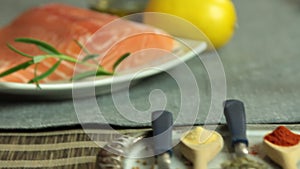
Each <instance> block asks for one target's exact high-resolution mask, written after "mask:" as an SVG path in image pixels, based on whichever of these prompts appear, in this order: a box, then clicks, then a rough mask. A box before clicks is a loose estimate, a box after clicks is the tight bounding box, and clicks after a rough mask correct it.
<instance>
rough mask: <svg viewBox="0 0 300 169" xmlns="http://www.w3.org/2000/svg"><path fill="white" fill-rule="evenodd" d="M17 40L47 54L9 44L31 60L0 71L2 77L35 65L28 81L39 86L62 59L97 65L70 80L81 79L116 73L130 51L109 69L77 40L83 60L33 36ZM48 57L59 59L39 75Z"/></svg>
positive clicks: (13, 49) (12, 48) (90, 65)
mask: <svg viewBox="0 0 300 169" xmlns="http://www.w3.org/2000/svg"><path fill="white" fill-rule="evenodd" d="M15 41H16V42H20V43H28V44H33V45H35V46H37V47H38V48H39V49H40V50H41V51H43V52H45V54H42V55H37V56H32V55H30V54H27V53H24V52H22V51H19V50H18V49H16V48H15V47H13V46H12V45H11V44H7V47H8V48H9V49H10V50H12V51H14V52H16V53H18V54H19V55H22V56H24V57H27V58H30V60H29V61H26V62H24V63H21V64H19V65H17V66H15V67H12V68H10V69H8V70H6V71H4V72H1V73H0V78H1V77H5V76H7V75H10V74H12V73H14V72H17V71H19V70H24V69H26V68H28V67H29V66H31V65H35V66H36V67H35V69H34V78H33V79H31V80H30V81H28V83H35V84H36V86H37V87H38V88H40V85H39V83H40V81H41V80H43V79H45V78H46V77H48V76H50V75H51V74H52V73H54V72H55V70H56V69H57V68H58V67H59V65H60V64H61V62H62V61H67V62H71V63H76V64H82V65H85V66H89V67H95V70H89V71H86V72H82V73H79V74H77V75H74V76H73V77H72V78H71V79H70V80H81V79H84V78H87V77H92V76H112V75H114V74H115V69H116V68H117V66H118V65H119V64H120V63H121V62H122V61H123V60H124V59H125V58H127V57H128V56H129V55H130V53H125V54H124V55H122V56H121V57H120V58H119V59H118V60H117V61H116V62H115V63H114V65H113V71H108V70H105V69H104V68H103V67H102V66H101V65H98V63H97V61H96V58H97V57H99V54H91V53H90V52H89V51H88V50H87V49H86V48H85V47H84V46H83V45H82V44H81V43H80V42H78V41H77V40H75V42H76V44H77V45H78V46H79V47H80V48H81V49H82V50H83V51H84V52H85V54H86V56H85V57H83V59H82V60H77V59H76V58H73V57H71V56H68V55H65V54H63V53H61V52H59V51H58V50H57V49H55V48H54V47H53V46H51V45H50V44H48V43H46V42H43V41H40V40H37V39H32V38H17V39H15ZM47 58H56V59H57V60H58V61H57V62H56V63H55V64H54V65H53V66H52V67H50V68H49V69H48V70H46V71H45V72H43V73H41V74H40V75H38V73H37V70H38V66H39V63H41V62H42V61H43V60H45V59H47ZM89 60H94V63H90V62H87V61H89Z"/></svg>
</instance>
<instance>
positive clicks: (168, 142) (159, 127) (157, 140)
mask: <svg viewBox="0 0 300 169" xmlns="http://www.w3.org/2000/svg"><path fill="white" fill-rule="evenodd" d="M172 129H173V116H172V113H170V112H168V111H155V112H153V113H152V130H153V141H154V153H155V154H156V155H159V154H162V153H165V152H169V153H170V154H171V150H172Z"/></svg>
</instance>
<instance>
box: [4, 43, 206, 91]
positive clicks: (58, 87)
mask: <svg viewBox="0 0 300 169" xmlns="http://www.w3.org/2000/svg"><path fill="white" fill-rule="evenodd" d="M174 39H175V40H177V41H179V42H180V43H183V45H182V46H188V48H189V51H188V52H186V53H184V54H183V55H182V57H179V60H178V59H172V60H170V61H167V62H166V63H164V64H161V65H159V66H156V67H158V68H160V70H158V69H149V70H146V71H143V72H141V73H139V74H138V75H137V76H135V78H134V79H133V80H139V79H143V78H146V77H150V76H153V75H156V74H158V73H161V72H162V71H166V70H168V69H171V68H173V67H175V66H177V65H179V64H180V63H184V62H186V61H187V60H189V59H191V58H193V57H194V56H195V55H199V54H200V53H202V52H204V51H205V50H206V49H207V43H206V42H205V41H199V40H192V39H186V38H178V37H174ZM189 43H198V45H197V46H196V47H193V48H190V47H189V45H190V44H189ZM135 73H136V72H133V73H127V74H123V75H119V76H111V77H106V78H101V79H95V78H94V79H91V80H86V81H78V82H73V81H71V82H61V83H48V84H40V87H41V90H39V89H38V88H37V87H36V85H35V84H26V83H15V82H0V94H1V93H4V94H16V91H26V92H25V93H19V95H24V94H25V95H26V93H28V92H30V91H34V93H32V94H34V95H43V93H45V92H53V91H62V90H71V91H72V90H73V89H74V86H75V85H76V88H78V89H80V88H87V87H95V88H96V87H98V86H106V85H111V84H112V82H114V83H115V84H118V83H122V82H125V81H128V80H131V79H129V77H132V76H133V75H134V74H135Z"/></svg>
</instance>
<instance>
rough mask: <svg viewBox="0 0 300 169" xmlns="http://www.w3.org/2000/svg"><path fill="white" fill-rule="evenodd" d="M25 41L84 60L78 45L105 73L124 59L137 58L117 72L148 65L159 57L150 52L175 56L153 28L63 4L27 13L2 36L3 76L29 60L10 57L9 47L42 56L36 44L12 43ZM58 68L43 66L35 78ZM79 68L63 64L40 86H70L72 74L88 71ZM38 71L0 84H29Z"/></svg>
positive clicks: (31, 69)
mask: <svg viewBox="0 0 300 169" xmlns="http://www.w3.org/2000/svg"><path fill="white" fill-rule="evenodd" d="M21 37H22V38H24V37H26V38H34V39H38V40H41V41H45V42H47V43H49V44H51V45H52V46H54V47H55V48H56V49H57V50H58V51H60V52H61V53H64V54H66V55H69V56H72V57H74V58H77V59H81V58H82V57H83V56H84V54H83V53H82V49H81V47H80V46H78V44H77V43H76V42H75V41H74V40H77V41H79V42H80V43H82V44H84V45H85V46H86V48H87V49H88V50H89V51H91V53H95V54H99V55H100V57H99V58H98V64H100V65H101V66H103V67H104V68H105V69H107V70H112V66H113V64H114V62H115V61H116V60H118V58H119V57H120V56H122V55H123V54H124V53H127V52H130V53H132V54H133V55H134V54H135V53H139V54H136V56H129V57H128V58H127V59H126V61H124V63H122V64H121V65H120V69H119V71H121V70H125V69H128V68H130V67H134V66H138V65H141V64H146V63H147V62H149V61H151V60H153V59H156V58H157V57H159V56H158V55H155V54H153V53H152V54H149V55H147V54H146V53H147V52H146V53H145V52H144V53H143V51H144V50H145V51H146V49H160V50H163V51H171V50H172V49H173V47H174V40H173V38H171V37H170V36H169V35H167V34H166V33H164V32H163V31H161V30H159V29H156V28H154V27H151V26H148V25H144V24H141V23H137V22H133V21H128V20H125V19H120V18H118V17H116V16H113V15H109V14H104V13H100V12H95V11H91V10H88V9H82V8H78V7H73V6H68V5H65V4H47V5H44V6H39V7H34V8H31V9H29V10H27V11H25V12H24V13H23V14H21V15H20V16H19V17H17V18H16V19H15V20H13V21H12V22H11V23H10V24H9V25H7V26H5V27H3V28H2V29H1V30H0V72H3V71H5V70H7V69H9V68H11V67H14V66H16V65H19V64H21V63H23V62H26V61H28V60H29V58H26V57H24V56H21V55H19V54H17V53H15V52H13V51H11V50H10V49H9V48H8V47H7V43H10V44H11V45H13V46H14V47H15V48H17V49H18V50H20V51H23V52H25V53H28V54H30V55H39V54H44V53H43V52H42V51H40V50H39V49H38V48H37V47H36V46H34V45H32V44H24V43H20V42H14V39H16V38H21ZM56 62H57V60H56V59H55V58H50V59H46V60H44V61H42V62H41V63H40V64H39V65H38V67H37V70H36V72H37V74H41V73H43V72H45V71H47V70H48V69H49V68H51V67H52V66H53V65H54V64H55V63H56ZM75 67H76V70H75ZM77 67H78V66H75V64H73V63H70V62H66V61H63V62H62V63H61V65H60V66H59V67H58V68H57V70H56V71H55V72H54V73H53V74H51V75H50V76H48V77H47V78H46V79H44V80H43V81H42V82H41V83H51V82H53V81H65V80H68V79H70V78H71V77H72V76H73V75H74V72H80V71H84V70H82V69H84V68H80V69H79V68H78V70H77ZM34 71H35V66H34V65H32V66H30V67H28V68H27V69H24V70H20V71H18V72H15V73H13V74H10V75H8V76H5V77H2V78H0V82H1V81H2V82H18V83H27V82H28V81H30V80H31V79H32V78H34Z"/></svg>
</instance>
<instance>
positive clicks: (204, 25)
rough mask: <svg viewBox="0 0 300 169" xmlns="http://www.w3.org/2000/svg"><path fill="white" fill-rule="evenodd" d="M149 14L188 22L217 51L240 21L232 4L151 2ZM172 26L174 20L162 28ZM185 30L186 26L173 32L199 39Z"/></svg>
mask: <svg viewBox="0 0 300 169" xmlns="http://www.w3.org/2000/svg"><path fill="white" fill-rule="evenodd" d="M146 12H161V13H167V14H172V15H175V16H178V17H181V18H183V19H186V20H187V21H189V22H191V23H192V24H193V25H195V26H196V27H197V28H198V29H200V30H201V31H202V32H203V33H204V34H205V35H206V36H207V38H208V39H209V40H210V41H211V42H212V44H213V45H214V47H215V48H220V47H221V46H223V45H225V44H226V43H227V42H228V41H229V40H230V39H231V37H232V36H233V34H234V30H235V24H236V19H237V16H236V12H235V8H234V4H233V3H232V2H231V0H186V1H184V0H150V1H149V3H148V6H147V7H146ZM160 19H161V18H160ZM158 20H159V18H156V19H152V20H151V21H150V22H151V23H152V24H153V22H157V21H158ZM147 22H149V19H148V21H147ZM171 22H172V19H169V20H164V21H162V20H160V23H159V24H160V27H168V25H169V27H170V25H172V24H171ZM162 24H163V25H164V26H162ZM156 26H157V25H156ZM181 27H184V26H175V27H174V26H172V28H169V29H172V33H173V34H175V35H180V36H185V37H188V38H194V39H195V36H194V35H193V33H194V31H189V30H187V29H181ZM176 31H177V32H176ZM185 31H186V32H185ZM196 39H200V38H196ZM202 39H203V38H202Z"/></svg>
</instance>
